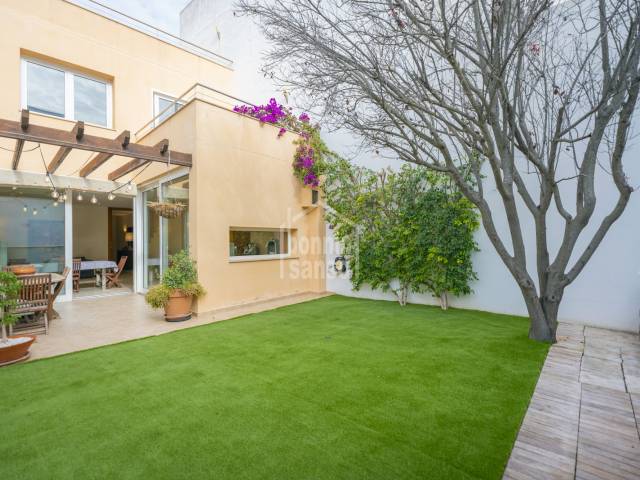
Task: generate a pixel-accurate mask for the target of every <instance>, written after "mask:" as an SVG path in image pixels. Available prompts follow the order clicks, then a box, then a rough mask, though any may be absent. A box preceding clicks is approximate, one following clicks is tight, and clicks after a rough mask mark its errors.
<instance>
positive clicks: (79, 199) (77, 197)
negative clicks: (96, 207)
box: [76, 193, 82, 202]
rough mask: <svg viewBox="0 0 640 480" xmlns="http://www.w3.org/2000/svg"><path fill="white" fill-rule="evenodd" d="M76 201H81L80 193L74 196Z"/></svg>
mask: <svg viewBox="0 0 640 480" xmlns="http://www.w3.org/2000/svg"><path fill="white" fill-rule="evenodd" d="M76 200H77V201H79V202H81V201H82V193H78V195H77V196H76Z"/></svg>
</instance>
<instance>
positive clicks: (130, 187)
mask: <svg viewBox="0 0 640 480" xmlns="http://www.w3.org/2000/svg"><path fill="white" fill-rule="evenodd" d="M126 189H127V192H130V191H131V190H133V185H131V184H130V183H127V188H126Z"/></svg>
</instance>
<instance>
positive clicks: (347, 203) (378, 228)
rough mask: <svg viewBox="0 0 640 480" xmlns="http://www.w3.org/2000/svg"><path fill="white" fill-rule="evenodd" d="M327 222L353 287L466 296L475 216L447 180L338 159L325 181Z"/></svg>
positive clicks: (403, 297) (401, 297)
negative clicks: (337, 244) (339, 248)
mask: <svg viewBox="0 0 640 480" xmlns="http://www.w3.org/2000/svg"><path fill="white" fill-rule="evenodd" d="M323 187H324V194H325V201H326V203H327V206H328V207H329V208H328V210H327V220H328V221H329V223H330V224H331V225H332V227H333V231H334V235H335V237H336V238H337V239H338V240H339V241H340V242H341V243H342V245H343V248H344V252H345V255H346V256H347V257H348V259H349V265H350V269H351V282H352V284H353V287H354V289H356V290H358V289H360V288H361V287H362V286H364V285H369V286H371V287H372V288H374V289H381V290H383V291H391V292H393V293H394V294H395V295H396V297H397V299H398V301H399V302H400V304H401V305H405V304H406V303H407V297H408V295H409V293H410V292H425V291H427V292H430V293H431V294H433V295H434V296H436V297H437V298H438V299H439V300H440V304H441V306H442V308H447V306H448V294H453V295H456V296H458V295H465V294H469V293H471V287H470V284H471V282H472V281H473V280H475V279H476V278H477V277H476V274H475V272H474V270H473V263H472V254H473V252H474V251H476V250H477V244H476V242H475V240H474V232H475V231H476V230H477V228H478V226H479V223H478V214H477V212H476V210H475V209H474V207H473V205H472V204H471V203H470V202H469V201H468V200H466V199H465V198H464V197H463V196H462V195H461V194H460V193H459V192H458V191H457V190H456V189H455V188H454V186H453V185H452V184H451V183H450V181H449V180H448V179H447V177H445V176H443V175H439V174H437V173H433V172H429V171H427V170H426V169H424V168H421V167H411V166H408V165H405V166H403V167H402V168H401V169H400V170H398V171H393V170H383V171H381V172H374V171H372V170H370V169H366V168H363V167H358V166H355V165H353V164H351V163H350V162H348V161H346V160H342V159H338V160H335V161H332V162H330V163H328V164H327V167H326V179H325V181H324V184H323Z"/></svg>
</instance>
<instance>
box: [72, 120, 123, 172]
mask: <svg viewBox="0 0 640 480" xmlns="http://www.w3.org/2000/svg"><path fill="white" fill-rule="evenodd" d="M116 140H117V141H119V142H120V145H122V148H127V147H128V146H129V142H130V140H131V133H129V130H125V131H124V132H122V133H121V134H120V135H118V136H117V137H116ZM111 157H113V154H112V153H104V152H103V153H98V154H97V155H96V156H95V157H93V158H92V159H91V161H89V163H87V164H86V165H85V166H84V167H82V169H81V170H80V176H81V177H86V176H87V175H89V174H90V173H91V172H93V171H95V170H96V169H97V168H99V167H100V166H101V165H102V164H103V163H104V162H106V161H107V160H109V159H110V158H111Z"/></svg>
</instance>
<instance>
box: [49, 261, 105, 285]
mask: <svg viewBox="0 0 640 480" xmlns="http://www.w3.org/2000/svg"><path fill="white" fill-rule="evenodd" d="M108 269H109V270H110V269H113V270H114V271H116V270H118V264H117V263H116V262H114V261H113V260H83V261H82V262H80V270H100V279H98V276H97V275H96V286H101V287H102V290H106V289H107V275H106V273H107V270H108ZM52 281H53V280H52Z"/></svg>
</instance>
